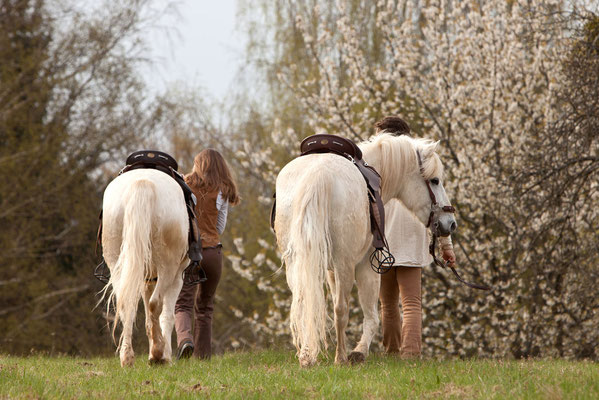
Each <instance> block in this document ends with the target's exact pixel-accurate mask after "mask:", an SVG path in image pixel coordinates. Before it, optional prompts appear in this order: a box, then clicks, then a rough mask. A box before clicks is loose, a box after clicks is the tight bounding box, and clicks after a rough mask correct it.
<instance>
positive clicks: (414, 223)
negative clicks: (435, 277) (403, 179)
mask: <svg viewBox="0 0 599 400" xmlns="http://www.w3.org/2000/svg"><path fill="white" fill-rule="evenodd" d="M385 236H386V238H387V242H388V243H389V250H390V251H391V254H393V257H395V263H394V265H396V266H405V267H422V266H425V265H429V264H430V263H432V262H433V257H432V256H431V255H430V254H429V250H428V246H429V243H430V238H429V233H428V229H427V228H426V227H425V226H424V225H423V224H422V222H420V220H418V219H417V218H416V217H415V216H414V214H412V212H411V211H410V210H408V209H407V208H406V206H404V205H403V203H402V202H401V201H399V200H396V199H392V200H391V201H389V202H388V203H387V204H386V205H385Z"/></svg>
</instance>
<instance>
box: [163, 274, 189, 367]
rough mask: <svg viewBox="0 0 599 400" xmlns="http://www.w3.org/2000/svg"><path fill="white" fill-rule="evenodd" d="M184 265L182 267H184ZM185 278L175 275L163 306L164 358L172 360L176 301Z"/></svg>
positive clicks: (166, 291) (166, 292) (167, 290)
mask: <svg viewBox="0 0 599 400" xmlns="http://www.w3.org/2000/svg"><path fill="white" fill-rule="evenodd" d="M183 268H184V267H182V268H180V269H183ZM182 286H183V280H181V279H176V277H173V279H172V283H171V285H170V286H169V287H168V288H167V289H166V290H165V293H164V300H163V306H162V314H161V315H160V328H161V329H162V336H163V337H164V340H165V347H164V360H165V361H166V362H170V361H172V354H173V348H172V344H171V336H172V335H173V327H174V325H175V303H176V302H177V298H178V297H179V293H180V292H181V287H182Z"/></svg>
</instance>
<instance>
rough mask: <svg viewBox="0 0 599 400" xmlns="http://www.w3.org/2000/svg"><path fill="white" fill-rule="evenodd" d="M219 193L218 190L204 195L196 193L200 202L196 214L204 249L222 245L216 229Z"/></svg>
mask: <svg viewBox="0 0 599 400" xmlns="http://www.w3.org/2000/svg"><path fill="white" fill-rule="evenodd" d="M218 192H219V190H218V189H216V190H212V191H210V192H203V193H200V192H197V193H196V192H195V191H194V193H195V195H196V197H197V200H198V204H196V208H195V212H196V215H197V218H198V227H199V228H200V237H201V238H202V247H214V246H216V245H218V244H219V243H220V236H219V234H218V231H217V229H216V221H217V219H218V210H217V209H216V198H217V197H218Z"/></svg>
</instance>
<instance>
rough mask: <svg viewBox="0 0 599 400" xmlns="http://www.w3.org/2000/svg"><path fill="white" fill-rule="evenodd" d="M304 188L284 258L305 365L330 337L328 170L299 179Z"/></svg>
mask: <svg viewBox="0 0 599 400" xmlns="http://www.w3.org/2000/svg"><path fill="white" fill-rule="evenodd" d="M298 184H299V186H300V187H303V188H304V190H303V191H302V192H301V194H300V195H299V196H298V197H296V198H295V199H294V200H293V215H294V217H293V219H292V221H291V225H290V228H289V243H288V246H287V250H286V251H285V255H284V259H285V263H286V265H287V282H288V284H289V287H290V289H291V292H292V303H291V310H290V315H289V319H290V323H291V333H292V335H293V343H294V344H295V346H296V348H297V349H298V353H299V360H300V364H302V366H309V365H312V364H314V363H315V362H316V358H317V356H318V354H319V353H320V350H321V348H322V346H323V345H324V347H325V348H326V347H327V340H326V321H327V310H326V299H325V294H324V288H323V285H324V282H325V274H326V273H327V270H328V269H329V268H330V267H331V236H330V232H329V218H330V215H331V213H330V210H329V208H330V196H331V193H330V188H331V184H332V182H328V180H327V176H326V174H325V173H324V171H323V172H322V173H320V172H319V173H317V174H316V175H309V176H308V177H306V178H304V179H303V180H302V181H301V182H298Z"/></svg>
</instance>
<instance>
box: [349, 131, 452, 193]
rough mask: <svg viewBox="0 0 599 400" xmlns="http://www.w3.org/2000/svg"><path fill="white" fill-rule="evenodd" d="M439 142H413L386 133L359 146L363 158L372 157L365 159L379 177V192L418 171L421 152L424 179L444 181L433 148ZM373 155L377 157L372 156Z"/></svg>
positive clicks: (407, 137) (411, 139) (411, 138)
mask: <svg viewBox="0 0 599 400" xmlns="http://www.w3.org/2000/svg"><path fill="white" fill-rule="evenodd" d="M438 143H439V142H435V141H432V140H430V139H423V138H413V137H410V136H406V135H400V136H395V135H392V134H390V133H387V132H385V131H383V132H380V133H378V134H376V135H374V136H372V137H371V138H370V139H368V140H366V141H364V142H362V143H360V144H359V146H360V148H361V150H362V151H363V152H364V153H365V154H369V155H372V156H371V158H366V161H367V162H368V163H369V164H371V165H372V166H373V167H374V168H375V169H376V170H377V171H378V172H379V174H380V175H381V177H382V191H383V192H385V188H386V187H388V185H389V183H390V182H397V181H398V180H400V178H401V177H402V176H405V175H407V174H409V173H411V172H412V171H413V170H414V169H418V156H417V155H416V151H419V152H420V157H421V159H422V166H423V177H424V178H425V179H431V178H433V177H437V178H439V179H441V180H442V179H443V172H444V170H443V164H442V163H441V159H440V158H439V155H438V154H437V153H436V148H437V145H438ZM375 154H378V156H377V155H375Z"/></svg>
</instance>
